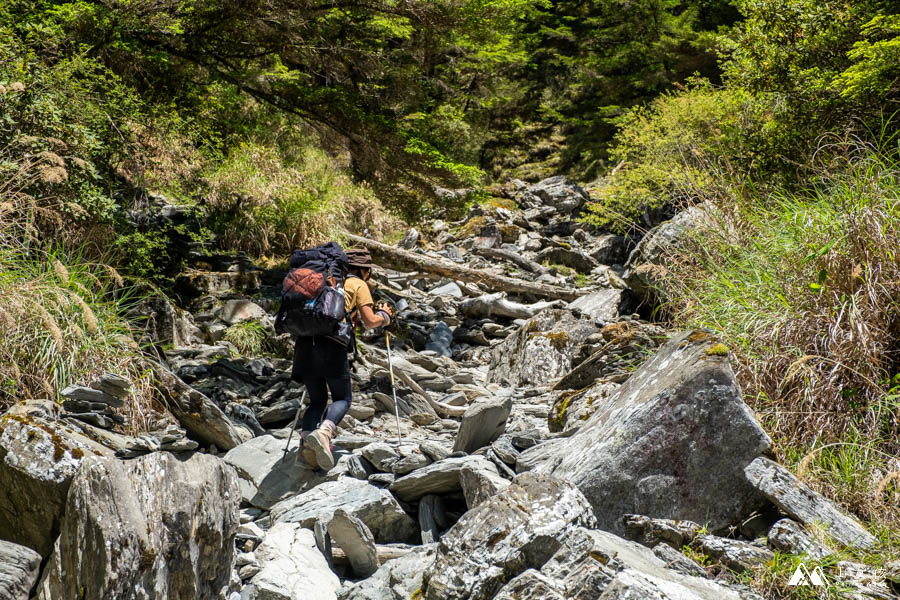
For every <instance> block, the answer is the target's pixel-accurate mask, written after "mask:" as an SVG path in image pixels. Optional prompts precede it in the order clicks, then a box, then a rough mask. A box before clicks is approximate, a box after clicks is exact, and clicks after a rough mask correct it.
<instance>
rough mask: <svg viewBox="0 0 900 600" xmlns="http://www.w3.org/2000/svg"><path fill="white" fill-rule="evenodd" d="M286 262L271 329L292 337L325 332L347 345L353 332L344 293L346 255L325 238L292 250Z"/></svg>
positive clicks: (347, 266) (335, 244)
mask: <svg viewBox="0 0 900 600" xmlns="http://www.w3.org/2000/svg"><path fill="white" fill-rule="evenodd" d="M290 265H291V270H290V271H288V274H287V276H286V277H285V278H284V281H283V282H282V285H281V306H280V307H279V308H278V313H277V314H276V315H275V331H277V332H278V333H290V334H291V335H293V336H295V337H304V336H313V335H326V336H329V337H332V338H334V339H335V340H337V341H339V342H341V343H343V344H344V345H347V344H348V343H349V342H350V340H351V339H352V336H353V327H352V325H351V324H350V322H349V319H347V312H346V304H345V297H344V278H345V277H346V274H347V270H348V268H349V264H348V261H347V255H346V254H344V251H343V250H342V249H341V247H340V246H339V245H338V244H337V243H336V242H328V243H327V244H323V245H321V246H316V247H315V248H309V249H307V250H295V251H294V253H293V254H292V255H291V263H290Z"/></svg>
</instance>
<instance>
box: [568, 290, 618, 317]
mask: <svg viewBox="0 0 900 600" xmlns="http://www.w3.org/2000/svg"><path fill="white" fill-rule="evenodd" d="M627 301H628V297H627V293H626V292H625V290H618V289H615V288H609V289H601V290H597V291H596V292H591V293H590V294H586V295H584V296H581V297H579V298H577V299H575V300H573V301H572V302H570V303H569V305H568V306H567V307H566V308H568V309H569V310H578V311H580V312H582V313H584V314H586V315H587V316H589V317H590V318H592V319H599V320H600V321H604V322H608V321H613V320H615V319H616V317H618V316H619V315H620V314H621V312H622V310H623V308H624V307H625V306H626V305H627Z"/></svg>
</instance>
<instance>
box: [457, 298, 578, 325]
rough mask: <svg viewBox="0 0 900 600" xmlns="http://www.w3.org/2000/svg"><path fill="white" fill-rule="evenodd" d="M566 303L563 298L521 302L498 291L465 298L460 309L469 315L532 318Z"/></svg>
mask: <svg viewBox="0 0 900 600" xmlns="http://www.w3.org/2000/svg"><path fill="white" fill-rule="evenodd" d="M563 305H564V303H563V302H562V301H561V300H554V301H552V302H535V303H534V304H520V303H518V302H513V301H512V300H507V299H506V294H504V293H503V292H497V293H496V294H487V295H484V296H480V297H478V298H469V299H468V300H463V301H462V302H461V303H460V305H459V311H460V312H461V313H462V314H464V315H466V316H467V317H492V316H495V317H508V318H510V319H530V318H531V317H533V316H534V315H536V314H538V313H539V312H541V311H542V310H544V309H546V308H561V307H562V306H563Z"/></svg>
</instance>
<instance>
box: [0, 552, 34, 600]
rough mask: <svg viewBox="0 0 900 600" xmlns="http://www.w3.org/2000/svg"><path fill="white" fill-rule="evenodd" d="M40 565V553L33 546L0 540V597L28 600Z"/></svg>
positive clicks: (6, 599) (11, 599) (9, 599)
mask: <svg viewBox="0 0 900 600" xmlns="http://www.w3.org/2000/svg"><path fill="white" fill-rule="evenodd" d="M40 567H41V555H40V554H38V553H37V552H35V551H34V550H32V549H31V548H26V547H25V546H20V545H18V544H13V543H12V542H4V541H2V540H0V598H4V599H5V600H28V599H29V598H30V597H31V588H32V587H34V584H35V582H36V581H37V578H38V575H39V574H40V572H39V570H40Z"/></svg>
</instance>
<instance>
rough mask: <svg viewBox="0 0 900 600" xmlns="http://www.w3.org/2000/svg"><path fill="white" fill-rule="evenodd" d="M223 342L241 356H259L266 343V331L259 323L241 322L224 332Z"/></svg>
mask: <svg viewBox="0 0 900 600" xmlns="http://www.w3.org/2000/svg"><path fill="white" fill-rule="evenodd" d="M224 337H225V340H226V341H228V342H231V343H232V344H234V347H235V348H237V349H238V352H240V353H241V354H243V355H246V356H259V355H260V354H262V352H263V350H264V347H265V343H266V330H265V328H264V327H263V325H262V324H261V323H260V322H259V321H241V322H240V323H235V324H234V325H232V326H231V327H229V328H228V329H226V330H225V336H224Z"/></svg>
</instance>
